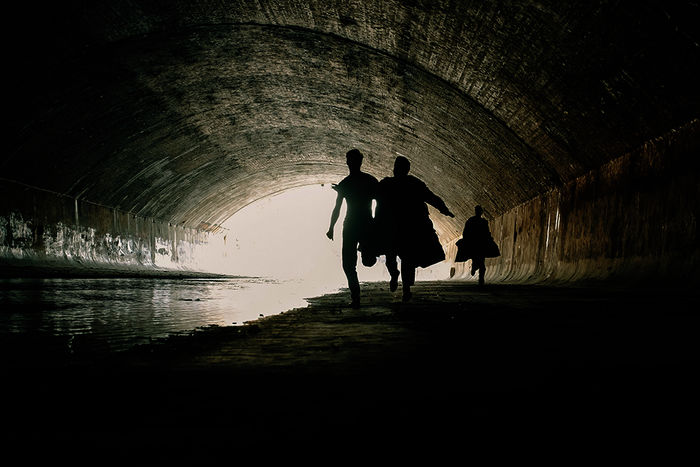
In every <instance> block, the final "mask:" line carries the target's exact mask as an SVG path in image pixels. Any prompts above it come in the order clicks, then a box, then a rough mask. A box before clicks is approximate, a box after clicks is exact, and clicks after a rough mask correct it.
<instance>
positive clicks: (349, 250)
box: [342, 230, 360, 306]
mask: <svg viewBox="0 0 700 467" xmlns="http://www.w3.org/2000/svg"><path fill="white" fill-rule="evenodd" d="M357 244H358V241H357V235H355V234H354V232H348V231H346V230H343V247H342V257H343V272H344V273H345V277H347V278H348V288H349V289H350V297H352V305H353V306H359V305H360V281H359V280H358V279H357Z"/></svg>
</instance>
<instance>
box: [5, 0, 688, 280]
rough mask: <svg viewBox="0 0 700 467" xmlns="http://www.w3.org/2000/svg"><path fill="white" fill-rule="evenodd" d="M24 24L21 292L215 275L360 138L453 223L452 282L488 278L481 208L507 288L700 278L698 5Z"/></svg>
mask: <svg viewBox="0 0 700 467" xmlns="http://www.w3.org/2000/svg"><path fill="white" fill-rule="evenodd" d="M6 18H7V27H6V28H4V29H3V36H4V41H3V42H4V44H5V59H4V61H5V80H6V81H5V83H6V84H5V89H6V93H7V94H6V97H5V99H4V103H5V105H4V113H5V121H6V128H7V127H9V128H7V129H6V132H5V133H6V135H7V136H6V142H7V144H6V145H5V149H4V150H3V153H2V155H1V156H0V192H1V193H2V197H0V268H1V269H2V274H0V275H1V276H2V277H3V278H5V279H16V278H23V277H37V276H39V277H70V276H81V275H90V276H92V277H112V276H114V275H124V274H130V275H133V276H136V277H144V278H145V277H149V276H158V275H167V274H175V275H177V274H180V275H187V274H190V275H193V276H196V275H197V274H206V273H208V272H210V271H207V270H206V268H202V266H201V265H200V263H199V262H198V257H200V256H201V255H206V254H207V253H206V251H207V249H208V248H210V247H211V246H212V245H219V244H220V243H221V242H222V241H226V239H229V240H230V239H232V238H235V237H236V235H237V232H233V231H231V230H230V229H228V228H227V227H226V225H227V224H226V222H227V221H229V220H230V219H232V218H234V217H235V215H236V214H237V213H239V212H241V211H242V210H244V209H245V208H246V207H248V206H251V205H254V204H255V203H256V202H260V201H261V200H266V199H269V198H270V197H273V196H276V195H280V194H283V193H286V192H291V191H293V190H296V189H300V188H302V187H309V186H323V187H325V188H326V189H330V186H331V184H335V183H338V182H339V181H340V180H342V179H343V177H345V176H346V175H347V171H348V168H347V166H346V160H345V154H346V152H347V151H348V150H350V149H353V148H356V149H359V150H360V151H361V152H362V153H363V154H364V156H365V158H364V163H363V171H366V172H368V173H370V174H373V175H374V176H375V177H377V178H379V179H381V178H382V177H385V176H389V175H391V172H392V167H393V163H394V160H395V158H396V157H397V156H405V157H406V158H408V159H409V160H410V161H411V173H412V174H413V175H415V176H416V177H418V178H420V179H421V180H423V181H424V182H425V183H426V184H427V186H428V187H430V189H431V190H432V191H433V192H434V193H435V194H436V195H438V196H439V197H440V198H442V199H443V200H444V201H445V202H446V204H447V205H448V206H449V208H450V210H451V211H452V212H453V213H454V215H455V216H454V217H453V218H451V217H445V216H442V215H440V214H439V213H438V212H437V211H436V210H434V209H433V208H432V207H431V208H430V213H431V219H432V222H433V224H434V228H435V231H436V233H437V235H438V237H439V239H440V242H441V244H442V246H443V248H444V251H445V256H446V259H445V262H444V263H443V265H444V266H446V269H448V270H449V273H448V274H445V276H444V277H439V278H438V279H440V280H444V281H445V282H449V283H460V282H470V281H473V280H474V279H473V277H471V275H470V274H469V268H468V267H469V264H468V263H463V262H459V263H457V262H454V257H455V254H456V251H457V247H456V245H455V242H456V241H457V240H458V239H459V238H460V237H461V235H462V227H463V226H464V222H465V220H466V219H467V218H468V217H470V216H471V215H472V214H473V211H474V206H475V205H480V206H482V207H483V209H484V217H485V218H486V219H487V220H488V222H489V226H490V229H491V232H492V235H493V238H494V240H495V242H496V243H497V244H498V246H499V248H500V253H501V254H500V256H499V257H496V258H489V259H488V260H487V266H488V270H487V281H488V282H489V283H492V284H499V283H502V284H516V285H517V284H563V285H567V286H569V285H578V284H589V283H596V282H603V283H615V284H624V285H627V286H633V287H635V288H638V290H643V289H644V288H646V287H649V286H650V285H659V284H665V285H668V286H671V287H674V288H678V289H680V290H682V291H690V290H694V289H695V288H696V286H697V284H698V282H699V279H700V268H699V266H700V249H699V248H698V245H699V244H700V242H699V238H698V218H699V216H700V183H699V182H700V180H699V174H700V172H699V171H698V164H699V162H698V161H699V160H700V158H699V157H698V156H699V155H700V91H699V90H698V78H697V76H698V70H700V35H699V34H698V29H697V24H698V20H700V7H698V4H697V2H694V1H677V2H663V1H656V0H642V1H627V0H600V1H570V2H560V1H550V0H542V1H534V0H517V1H507V2H501V1H486V2H481V1H457V0H385V1H374V0H343V1H336V0H323V1H320V0H319V1H316V0H256V1H248V0H240V1H212V0H197V1H184V0H175V1H170V2H163V1H145V0H125V1H118V2H107V1H101V0H99V1H94V2H82V1H68V2H60V3H56V4H42V5H41V6H40V7H38V6H37V5H35V4H33V3H27V4H23V5H18V4H12V6H11V7H8V8H7V9H6ZM331 208H332V205H328V206H327V213H326V215H327V216H329V215H330V211H331ZM275 228H277V229H282V230H283V229H285V228H286V227H285V226H284V225H277V226H275ZM323 228H325V226H324V227H323ZM319 234H320V237H319V238H321V236H322V234H323V231H320V232H319ZM319 241H321V240H319ZM337 267H338V269H339V268H340V264H338V265H337Z"/></svg>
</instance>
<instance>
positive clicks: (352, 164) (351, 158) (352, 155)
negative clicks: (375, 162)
mask: <svg viewBox="0 0 700 467" xmlns="http://www.w3.org/2000/svg"><path fill="white" fill-rule="evenodd" d="M363 157H364V156H363V155H362V153H361V152H360V150H359V149H351V150H349V151H348V152H347V153H346V154H345V159H346V161H347V163H348V168H350V172H356V171H358V170H360V167H361V166H362V159H363Z"/></svg>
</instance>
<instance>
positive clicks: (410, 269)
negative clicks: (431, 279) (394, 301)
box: [401, 260, 416, 301]
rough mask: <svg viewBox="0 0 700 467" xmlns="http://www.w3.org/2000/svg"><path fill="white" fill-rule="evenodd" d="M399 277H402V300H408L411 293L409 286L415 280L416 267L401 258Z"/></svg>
mask: <svg viewBox="0 0 700 467" xmlns="http://www.w3.org/2000/svg"><path fill="white" fill-rule="evenodd" d="M401 277H402V278H403V279H402V280H403V300H404V301H408V300H410V299H411V296H412V295H413V294H412V293H411V286H412V285H413V283H414V282H415V280H416V267H415V266H413V265H411V264H409V263H407V262H406V261H404V260H401Z"/></svg>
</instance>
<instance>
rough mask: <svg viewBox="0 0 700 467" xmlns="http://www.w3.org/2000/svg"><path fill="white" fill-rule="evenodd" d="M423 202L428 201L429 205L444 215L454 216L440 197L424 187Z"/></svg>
mask: <svg viewBox="0 0 700 467" xmlns="http://www.w3.org/2000/svg"><path fill="white" fill-rule="evenodd" d="M425 202H426V203H428V204H429V205H431V206H433V207H434V208H435V209H437V210H438V211H440V213H441V214H444V215H445V216H448V217H454V216H455V215H454V214H452V212H451V211H450V210H449V209H448V208H447V205H446V204H445V202H444V201H443V200H442V198H440V197H439V196H438V195H436V194H435V193H433V192H432V191H430V190H429V189H428V188H427V187H426V199H425Z"/></svg>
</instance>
